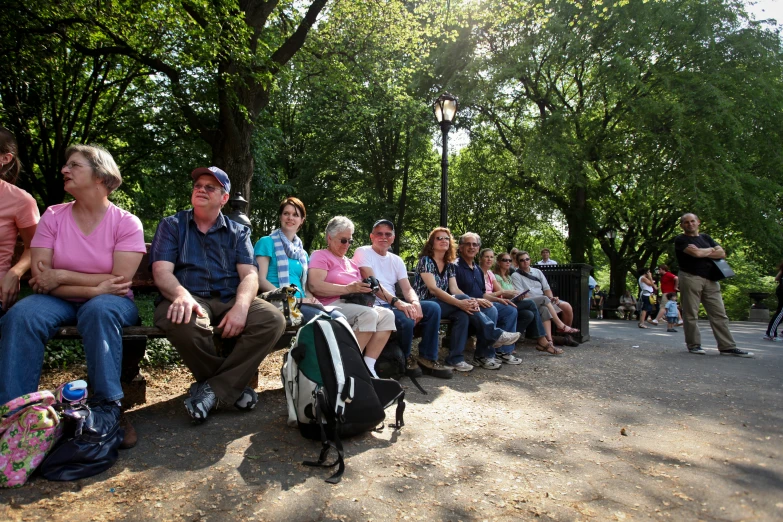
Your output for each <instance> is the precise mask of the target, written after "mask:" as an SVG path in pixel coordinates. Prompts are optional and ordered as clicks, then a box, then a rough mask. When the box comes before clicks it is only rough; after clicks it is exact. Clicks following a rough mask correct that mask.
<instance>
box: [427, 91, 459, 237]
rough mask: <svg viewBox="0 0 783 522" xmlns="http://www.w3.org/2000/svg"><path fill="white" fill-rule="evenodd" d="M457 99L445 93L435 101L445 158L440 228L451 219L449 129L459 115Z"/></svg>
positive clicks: (442, 168) (441, 177)
mask: <svg viewBox="0 0 783 522" xmlns="http://www.w3.org/2000/svg"><path fill="white" fill-rule="evenodd" d="M457 108H458V103H457V98H456V97H454V96H453V95H451V94H449V93H447V92H444V93H443V94H441V95H440V96H438V99H437V100H435V104H434V105H433V110H434V111H435V119H436V120H438V123H440V132H441V134H442V135H443V157H442V159H441V162H440V226H442V227H447V226H448V218H449V129H451V123H452V122H453V121H454V116H456V114H457Z"/></svg>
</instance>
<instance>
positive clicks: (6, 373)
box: [0, 145, 146, 446]
mask: <svg viewBox="0 0 783 522" xmlns="http://www.w3.org/2000/svg"><path fill="white" fill-rule="evenodd" d="M65 157H66V160H65V161H66V163H65V166H64V167H63V168H62V175H63V183H64V188H65V191H66V192H68V193H69V194H71V195H72V196H73V198H74V201H72V202H71V203H63V204H61V205H52V206H51V207H49V208H48V209H47V210H46V212H44V215H43V216H42V217H41V221H40V222H39V224H38V228H37V229H36V232H35V236H34V237H33V239H32V242H31V263H32V266H31V270H32V274H33V278H32V279H31V280H30V286H31V287H32V288H33V290H34V291H35V294H34V295H31V296H29V297H26V298H24V299H22V300H20V301H19V302H18V303H17V304H16V305H14V306H13V307H11V308H10V310H9V311H8V312H7V313H6V314H5V316H3V317H2V319H0V331H2V337H0V404H4V403H6V402H8V401H9V400H11V399H14V398H16V397H18V396H20V395H23V394H25V393H30V392H33V391H36V390H37V388H38V380H39V378H40V376H41V367H42V365H43V357H44V346H45V344H46V342H47V341H48V340H49V339H51V338H52V337H53V336H54V334H55V333H56V332H57V329H58V328H59V327H60V326H64V325H76V327H77V328H78V330H79V333H80V334H81V336H82V339H83V344H84V351H85V354H86V358H87V374H88V379H89V383H90V385H91V387H92V398H91V400H92V401H94V403H95V404H96V405H99V406H100V407H102V408H108V409H110V410H111V411H112V413H113V414H116V415H117V417H119V415H120V402H119V401H120V399H122V397H123V392H122V386H121V385H120V367H121V364H122V328H123V327H124V326H132V325H135V324H137V321H138V318H139V315H138V310H137V309H136V305H135V304H134V302H133V294H131V292H130V285H131V281H132V279H133V275H134V274H135V273H136V269H137V268H138V267H139V263H140V262H141V258H142V256H143V255H144V253H145V252H146V247H145V244H144V232H143V230H142V226H141V221H139V218H137V217H136V216H134V215H133V214H131V213H129V212H126V211H125V210H122V209H120V208H118V207H117V206H115V205H114V204H113V203H111V202H110V201H109V197H108V196H109V194H110V193H111V192H113V191H114V190H115V189H116V188H117V187H119V186H120V183H122V177H121V176H120V171H119V169H118V168H117V164H116V163H115V162H114V158H112V156H111V154H109V153H108V152H106V151H105V150H103V149H102V148H99V147H94V146H86V145H75V146H72V147H70V148H69V149H68V150H67V151H66V153H65ZM124 427H125V428H126V443H125V445H126V446H128V445H129V444H128V441H129V440H133V439H135V434H131V433H129V431H132V428H131V427H130V424H128V423H127V422H125V423H124ZM129 435H130V436H129ZM133 442H134V443H135V440H133ZM131 445H132V444H131Z"/></svg>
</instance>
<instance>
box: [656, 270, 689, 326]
mask: <svg viewBox="0 0 783 522" xmlns="http://www.w3.org/2000/svg"><path fill="white" fill-rule="evenodd" d="M658 275H659V276H660V277H661V285H660V286H661V304H660V310H659V311H658V317H656V318H655V320H656V321H659V320H660V319H661V317H663V316H664V315H666V303H667V302H668V301H669V300H668V299H666V294H669V293H677V292H679V291H680V279H679V278H678V277H677V276H676V275H674V274H673V273H672V272H669V267H668V266H666V265H658ZM677 326H682V312H680V310H679V309H678V310H677Z"/></svg>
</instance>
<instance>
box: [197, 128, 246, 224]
mask: <svg viewBox="0 0 783 522" xmlns="http://www.w3.org/2000/svg"><path fill="white" fill-rule="evenodd" d="M254 131H255V125H253V124H252V123H250V122H247V121H245V120H244V118H242V117H241V116H240V115H234V118H221V121H220V131H219V132H217V133H216V135H217V138H216V139H215V141H214V142H213V143H212V164H213V165H215V166H217V167H220V168H221V169H223V170H224V171H226V174H228V177H229V179H230V180H231V195H232V196H234V195H235V194H237V193H242V197H243V198H245V199H246V200H247V201H248V202H251V201H252V190H251V181H252V179H253V168H254V165H255V163H254V160H253V148H252V140H253V133H254ZM194 168H195V167H194ZM246 213H247V214H248V215H250V204H248V209H247V211H246Z"/></svg>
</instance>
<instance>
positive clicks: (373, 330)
mask: <svg viewBox="0 0 783 522" xmlns="http://www.w3.org/2000/svg"><path fill="white" fill-rule="evenodd" d="M353 231H354V226H353V222H352V221H351V220H350V219H348V218H347V217H345V216H336V217H333V218H332V219H330V220H329V223H328V224H327V225H326V231H325V233H326V248H325V249H323V250H316V251H315V252H313V254H312V255H311V256H310V268H309V270H308V272H307V287H308V289H309V290H310V292H312V294H313V295H315V296H316V297H318V299H319V300H320V301H321V302H322V303H323V304H324V305H327V306H333V307H334V308H335V309H337V310H339V311H340V312H342V313H343V314H344V315H345V318H346V319H347V320H348V323H349V324H350V325H351V327H352V329H353V331H354V334H356V340H357V341H358V342H359V348H361V350H362V352H363V353H364V361H365V363H367V367H368V368H369V369H370V372H371V373H372V374H373V376H374V377H377V374H376V373H375V361H376V360H377V359H378V356H379V355H380V354H381V352H382V351H383V347H384V346H386V341H388V340H389V336H390V335H391V333H392V332H393V331H395V330H396V328H395V326H394V313H392V311H391V310H389V309H387V308H383V307H380V306H372V304H370V306H365V305H362V304H354V303H348V302H346V301H345V299H343V296H346V295H347V294H352V293H362V294H369V293H372V289H371V288H370V285H369V284H367V283H364V282H362V275H361V272H360V271H359V267H358V266H357V265H356V263H354V262H353V260H351V259H350V258H349V257H347V256H346V254H347V253H348V249H350V248H351V245H352V244H353Z"/></svg>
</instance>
